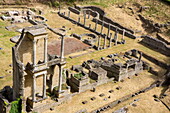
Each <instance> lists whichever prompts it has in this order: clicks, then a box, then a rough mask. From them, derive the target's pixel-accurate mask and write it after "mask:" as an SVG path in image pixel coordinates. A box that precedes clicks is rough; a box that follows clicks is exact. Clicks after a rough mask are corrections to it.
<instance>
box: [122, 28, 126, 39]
mask: <svg viewBox="0 0 170 113" xmlns="http://www.w3.org/2000/svg"><path fill="white" fill-rule="evenodd" d="M125 32H126V31H125V29H123V33H122V41H123V40H124V36H125Z"/></svg>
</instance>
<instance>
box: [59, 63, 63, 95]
mask: <svg viewBox="0 0 170 113" xmlns="http://www.w3.org/2000/svg"><path fill="white" fill-rule="evenodd" d="M59 70H60V71H59V85H58V93H60V92H61V91H62V78H63V76H62V71H63V68H62V65H60V66H59Z"/></svg>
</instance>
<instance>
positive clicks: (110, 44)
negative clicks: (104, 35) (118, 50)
mask: <svg viewBox="0 0 170 113" xmlns="http://www.w3.org/2000/svg"><path fill="white" fill-rule="evenodd" d="M111 46H112V33H110V40H109V47H111Z"/></svg>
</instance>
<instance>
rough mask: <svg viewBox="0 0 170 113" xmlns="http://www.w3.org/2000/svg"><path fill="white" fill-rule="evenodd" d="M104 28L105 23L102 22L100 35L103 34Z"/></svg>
mask: <svg viewBox="0 0 170 113" xmlns="http://www.w3.org/2000/svg"><path fill="white" fill-rule="evenodd" d="M103 26H104V22H103V21H102V27H101V31H100V34H102V32H103Z"/></svg>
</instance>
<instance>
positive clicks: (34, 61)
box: [33, 40, 37, 66]
mask: <svg viewBox="0 0 170 113" xmlns="http://www.w3.org/2000/svg"><path fill="white" fill-rule="evenodd" d="M36 42H37V41H36V40H33V65H34V66H35V65H36Z"/></svg>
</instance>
